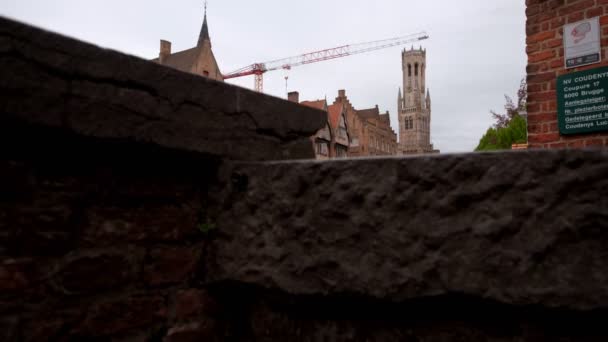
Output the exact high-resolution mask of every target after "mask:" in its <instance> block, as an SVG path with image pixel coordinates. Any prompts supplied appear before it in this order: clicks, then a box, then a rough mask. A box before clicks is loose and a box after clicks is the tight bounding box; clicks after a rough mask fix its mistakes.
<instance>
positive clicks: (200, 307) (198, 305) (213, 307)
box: [175, 289, 219, 321]
mask: <svg viewBox="0 0 608 342" xmlns="http://www.w3.org/2000/svg"><path fill="white" fill-rule="evenodd" d="M218 311H219V305H218V303H217V302H216V301H215V300H214V299H213V298H212V297H211V296H210V295H209V293H208V292H207V291H205V290H200V289H187V290H180V291H178V292H177V294H176V295H175V319H176V320H178V321H182V320H186V319H188V318H192V317H200V316H202V315H206V316H207V315H214V314H217V313H218Z"/></svg>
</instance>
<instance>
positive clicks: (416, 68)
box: [414, 63, 418, 76]
mask: <svg viewBox="0 0 608 342" xmlns="http://www.w3.org/2000/svg"><path fill="white" fill-rule="evenodd" d="M415 70H416V71H415V72H414V74H415V75H416V76H418V63H416V65H415Z"/></svg>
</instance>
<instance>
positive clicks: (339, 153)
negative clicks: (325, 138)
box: [336, 145, 347, 158]
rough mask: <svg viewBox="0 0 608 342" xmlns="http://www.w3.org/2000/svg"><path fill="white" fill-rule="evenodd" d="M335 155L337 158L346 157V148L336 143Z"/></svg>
mask: <svg viewBox="0 0 608 342" xmlns="http://www.w3.org/2000/svg"><path fill="white" fill-rule="evenodd" d="M336 157H338V158H346V157H347V153H346V148H345V147H343V146H340V145H336Z"/></svg>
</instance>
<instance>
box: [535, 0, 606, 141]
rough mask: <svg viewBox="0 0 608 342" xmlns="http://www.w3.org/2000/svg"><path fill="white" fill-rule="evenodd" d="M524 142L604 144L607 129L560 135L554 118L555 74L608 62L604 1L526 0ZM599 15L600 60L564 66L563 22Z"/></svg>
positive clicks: (555, 101) (602, 64)
mask: <svg viewBox="0 0 608 342" xmlns="http://www.w3.org/2000/svg"><path fill="white" fill-rule="evenodd" d="M526 5H527V9H526V14H527V18H528V20H527V24H526V34H527V39H526V43H527V48H526V51H527V54H528V67H527V73H528V78H527V79H528V142H529V144H530V147H532V148H582V147H589V146H608V132H602V133H590V134H581V135H572V136H570V135H569V136H562V135H560V133H559V128H558V122H557V95H556V78H557V77H558V76H560V75H563V74H565V73H571V72H575V71H581V70H587V69H591V68H596V67H598V66H606V65H608V59H607V58H608V1H606V0H526ZM597 16H600V17H601V18H600V25H601V33H602V61H603V62H602V63H601V64H594V65H591V66H586V67H580V68H572V69H568V70H567V71H566V69H565V68H564V48H563V36H562V35H563V26H564V24H568V23H573V22H577V21H580V20H583V19H586V18H593V17H597Z"/></svg>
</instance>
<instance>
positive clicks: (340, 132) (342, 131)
mask: <svg viewBox="0 0 608 342" xmlns="http://www.w3.org/2000/svg"><path fill="white" fill-rule="evenodd" d="M338 136H339V137H340V138H344V139H347V138H348V134H346V121H345V120H344V115H342V116H340V125H339V127H338Z"/></svg>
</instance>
